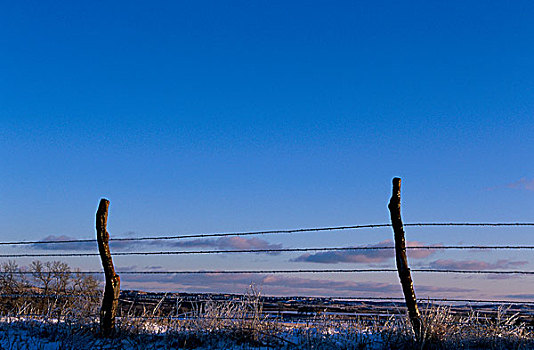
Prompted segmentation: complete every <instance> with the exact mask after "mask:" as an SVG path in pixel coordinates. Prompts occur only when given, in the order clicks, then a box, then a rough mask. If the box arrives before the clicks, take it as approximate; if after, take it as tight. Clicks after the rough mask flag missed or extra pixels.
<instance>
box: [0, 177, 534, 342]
mask: <svg viewBox="0 0 534 350" xmlns="http://www.w3.org/2000/svg"><path fill="white" fill-rule="evenodd" d="M108 205H109V202H108V201H107V200H102V201H101V202H100V206H99V209H98V212H97V224H96V226H97V239H64V240H54V241H11V242H0V246H24V245H32V246H38V245H61V244H68V243H78V244H80V243H98V246H99V250H100V251H99V252H98V253H85V252H84V253H77V252H76V253H72V252H69V253H20V254H0V258H29V257H30V258H34V257H35V258H36V257H46V258H50V257H90V256H100V257H101V259H102V264H103V266H104V271H105V276H106V289H105V292H104V301H103V304H102V309H101V313H100V319H101V327H102V332H103V334H104V335H109V334H110V333H111V332H112V330H113V325H114V319H115V314H116V311H117V302H118V299H119V297H120V294H119V285H120V279H119V277H118V276H119V275H123V276H124V275H125V276H128V275H147V274H153V275H199V274H301V273H327V274H332V273H348V274H357V273H395V272H396V273H398V274H399V278H400V280H401V285H402V287H403V292H404V295H405V297H404V300H405V302H406V305H407V308H408V313H409V316H410V320H411V323H412V326H413V328H414V332H415V333H416V335H417V334H418V333H419V331H420V329H421V327H422V324H421V317H420V313H419V311H418V307H417V301H416V298H415V292H414V288H413V282H412V280H411V272H417V273H433V274H443V273H446V274H464V275H465V274H467V275H469V274H476V275H480V274H490V275H521V276H531V275H534V271H531V270H496V269H492V270H485V269H478V270H476V269H429V268H424V269H410V268H409V267H408V261H407V258H406V251H412V250H530V251H531V250H533V249H534V245H428V246H427V245H424V246H423V245H416V246H406V245H405V235H404V227H534V222H499V223H492V222H479V223H473V222H418V223H406V224H403V223H402V220H401V216H400V179H394V180H393V195H392V197H391V200H390V204H389V209H390V214H391V219H392V223H391V224H387V223H383V224H369V225H352V226H333V227H313V228H299V229H288V230H266V231H247V232H224V233H201V234H185V235H183V234H182V235H172V236H150V237H137V238H129V237H126V238H109V234H108V233H107V231H106V223H107V209H108ZM388 227H391V228H393V230H394V234H395V244H394V245H383V246H365V247H315V248H314V247H312V248H268V249H212V250H173V251H134V252H132V251H125V252H115V253H113V255H114V256H164V255H167V256H173V255H175V256H181V255H208V254H247V253H282V252H330V251H338V252H343V251H345V252H347V251H351V252H357V251H380V250H394V251H395V256H396V262H397V268H361V269H354V268H352V269H261V270H253V269H251V270H172V271H171V270H167V271H159V270H158V271H153V270H148V271H147V270H144V271H143V270H141V271H118V272H115V270H114V267H113V263H112V256H111V254H110V252H109V246H108V241H112V242H141V241H152V242H157V241H168V240H187V239H193V238H196V239H199V238H221V237H237V236H260V235H290V234H304V233H310V232H329V231H343V230H353V231H354V230H361V229H375V228H388ZM9 273H10V274H12V275H32V274H34V272H32V271H10V272H9ZM57 273H61V272H57ZM64 273H70V272H64ZM76 273H78V274H80V275H94V274H101V273H102V272H101V271H76ZM6 274H7V272H6V271H2V272H0V275H6ZM0 297H1V298H19V297H33V298H55V299H62V298H83V297H85V298H88V297H101V295H75V294H46V293H45V294H43V293H40V292H37V293H33V294H17V293H1V294H0ZM332 298H333V299H346V300H376V301H385V300H389V301H392V300H401V299H403V298H396V297H339V298H334V297H332ZM425 300H426V301H427V302H466V303H501V304H504V303H506V304H510V305H513V304H520V305H534V301H533V300H485V299H454V298H450V299H448V298H429V299H425ZM28 315H29V314H28ZM93 316H95V315H93Z"/></svg>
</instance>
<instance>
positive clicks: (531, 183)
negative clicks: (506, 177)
mask: <svg viewBox="0 0 534 350" xmlns="http://www.w3.org/2000/svg"><path fill="white" fill-rule="evenodd" d="M506 187H508V188H515V189H518V190H526V191H534V179H527V178H526V177H523V178H521V179H519V180H517V181H515V182H512V183H509V184H508V185H506Z"/></svg>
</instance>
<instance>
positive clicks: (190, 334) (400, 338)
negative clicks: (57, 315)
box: [0, 313, 534, 350]
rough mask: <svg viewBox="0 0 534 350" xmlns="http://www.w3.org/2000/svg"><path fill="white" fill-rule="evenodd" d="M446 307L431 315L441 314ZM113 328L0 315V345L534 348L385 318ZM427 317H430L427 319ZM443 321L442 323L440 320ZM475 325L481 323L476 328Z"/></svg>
mask: <svg viewBox="0 0 534 350" xmlns="http://www.w3.org/2000/svg"><path fill="white" fill-rule="evenodd" d="M444 316H446V315H444V314H443V313H441V314H437V315H436V317H444ZM117 321H118V322H117V334H116V335H115V336H114V337H113V338H111V339H104V338H101V337H100V336H99V335H98V331H99V325H98V322H97V321H96V320H90V321H86V322H80V321H77V320H61V321H59V320H57V319H53V318H38V319H36V318H26V317H3V318H0V349H1V350H4V349H6V350H7V349H9V350H18V349H25V350H26V349H37V350H60V349H61V350H65V349H76V350H82V349H125V350H131V349H148V350H150V349H154V350H155V349H199V350H203V349H231V350H238V349H239V350H245V349H372V350H380V349H391V348H397V349H410V348H414V347H417V348H424V347H423V346H422V345H427V346H431V347H428V348H432V349H451V348H460V347H462V348H467V349H487V348H492V349H534V335H533V334H532V330H529V329H528V328H524V327H519V326H514V325H510V324H508V325H505V324H504V323H503V324H501V325H500V326H499V325H498V324H495V325H487V324H486V326H485V327H482V325H478V326H477V325H476V324H468V323H465V324H464V325H463V326H458V325H452V324H450V325H449V324H447V323H446V322H445V323H444V322H442V323H439V322H438V321H439V320H437V319H436V318H435V319H434V320H433V322H434V323H432V324H429V327H428V329H427V332H426V335H425V339H424V340H423V341H422V342H419V343H416V342H414V340H413V337H412V335H411V332H410V330H409V328H408V327H407V325H406V324H405V323H404V322H403V321H401V322H399V321H397V320H394V319H392V320H391V322H390V323H388V322H386V323H381V324H378V323H375V324H373V323H365V324H364V323H360V322H356V323H351V324H347V323H340V322H336V321H335V320H328V319H324V320H322V321H321V320H319V322H317V323H314V324H310V325H308V326H304V325H292V326H288V325H287V324H283V323H280V322H272V321H268V322H267V321H265V320H257V321H252V322H250V321H243V320H239V319H235V320H230V321H224V322H223V321H222V320H216V319H214V320H209V321H206V320H205V319H198V320H190V321H187V322H184V321H183V320H171V319H168V320H166V321H165V320H164V319H163V320H162V319H160V320H158V321H154V320H137V319H118V320H117ZM426 321H428V322H430V321H432V320H431V319H429V318H427V320H426ZM442 321H444V320H443V319H442ZM479 326H480V327H479Z"/></svg>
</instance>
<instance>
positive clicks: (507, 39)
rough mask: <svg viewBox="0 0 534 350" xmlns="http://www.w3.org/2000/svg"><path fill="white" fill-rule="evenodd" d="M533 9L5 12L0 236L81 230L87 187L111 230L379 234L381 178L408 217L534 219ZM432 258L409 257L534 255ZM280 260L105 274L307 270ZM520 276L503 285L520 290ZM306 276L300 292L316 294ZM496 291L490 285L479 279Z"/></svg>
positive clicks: (370, 239)
mask: <svg viewBox="0 0 534 350" xmlns="http://www.w3.org/2000/svg"><path fill="white" fill-rule="evenodd" d="M533 10H534V5H533V4H532V3H531V2H529V1H515V2H513V3H504V2H492V1H485V2H482V1H480V2H476V1H472V2H462V1H448V2H446V3H443V2H438V1H420V2H411V3H410V4H407V3H405V2H392V1H388V2H373V3H372V4H371V3H364V2H353V1H339V2H336V3H335V4H334V3H332V2H327V1H324V2H318V1H307V2H298V1H296V2H292V3H291V4H288V3H287V2H283V1H269V2H265V1H264V2H261V1H232V2H224V3H222V2H209V1H194V2H193V1H190V2H181V3H177V2H170V1H169V2H161V1H151V2H139V1H128V2H124V1H115V2H113V3H106V2H101V1H95V2H91V3H65V2H61V3H60V2H56V3H45V2H30V1H17V2H5V3H3V4H2V5H1V11H0V29H1V33H2V34H1V35H0V121H1V123H2V128H1V129H0V156H1V160H2V161H1V163H0V176H1V178H2V181H1V182H0V195H1V196H2V201H0V212H1V214H0V215H1V218H2V219H1V220H0V232H2V237H3V240H18V239H28V240H33V239H42V238H44V237H47V236H52V235H53V236H62V235H63V236H69V237H74V238H89V237H93V235H94V229H93V226H94V212H95V210H96V207H97V204H98V200H99V198H100V197H107V198H109V199H110V201H111V208H110V210H111V212H110V227H109V228H110V232H111V233H112V235H114V236H126V235H134V236H135V235H140V236H141V235H142V236H145V235H160V234H171V233H197V232H213V231H236V230H255V229H271V228H272V229H276V228H294V227H311V226H329V225H345V224H360V223H362V224H364V223H382V222H388V220H389V218H388V212H387V208H386V205H387V201H388V199H389V196H390V191H391V189H390V186H391V178H392V177H394V176H400V177H402V178H403V214H404V218H405V221H406V222H410V221H411V222H414V221H533V220H532V217H533V216H532V213H533V212H534V191H533V189H534V169H533V168H534V163H533V162H532V153H533V151H534V146H533V143H532V141H531V140H532V136H533V135H534V123H533V122H532V121H533V115H534V114H533V112H534V86H533V82H534V70H533V69H532V62H534V45H533V39H534V25H533V24H532V23H534V21H533V18H532V13H534V12H533ZM407 231H408V239H411V240H414V241H419V242H424V243H425V244H430V243H443V244H448V243H451V244H452V243H454V244H455V243H459V242H463V243H488V244H508V243H521V244H531V243H532V238H531V237H532V236H531V233H532V231H531V230H527V229H513V230H502V229H499V230H497V229H491V230H474V229H473V230H451V229H447V230H445V229H435V230H422V229H413V230H407ZM504 237H505V240H503V238H504ZM388 238H391V232H390V231H388V230H382V231H365V232H363V233H358V234H356V233H343V234H341V233H338V234H332V235H324V234H323V235H318V234H317V235H316V234H314V235H309V236H306V237H302V236H299V237H293V236H292V237H262V239H264V240H265V242H264V243H262V244H279V245H282V246H284V247H290V246H321V245H323V246H327V245H339V246H346V245H359V244H376V243H378V242H380V241H383V240H385V239H388ZM249 243H250V242H249ZM210 244H211V246H217V245H219V246H220V245H221V244H222V245H223V246H224V244H226V243H225V242H219V243H217V242H215V243H214V242H211V243H209V244H207V245H210ZM227 246H228V245H227ZM436 254H438V253H436ZM439 254H440V255H439V256H438V255H436V256H431V257H427V258H426V259H427V260H424V259H423V260H421V264H423V265H425V264H426V266H428V265H430V264H432V263H435V261H437V260H441V261H443V260H445V261H446V262H448V263H449V265H450V264H451V263H452V262H451V261H449V260H451V259H452V260H454V262H455V263H458V262H466V261H475V260H476V261H477V262H479V263H480V262H484V263H486V264H489V265H491V264H494V263H495V262H496V261H497V260H499V259H508V260H507V261H508V263H512V265H513V262H521V261H528V260H529V259H530V256H529V255H528V254H527V255H521V254H519V253H506V254H502V253H499V254H497V253H495V254H494V253H492V254H491V255H488V254H478V253H472V254H471V253H461V254H460V253H454V252H450V253H448V254H449V255H446V254H441V253H439ZM293 258H295V256H293V257H291V256H287V257H286V256H265V257H262V256H256V257H254V259H252V260H254V261H253V263H252V262H251V261H250V260H251V259H250V256H248V257H236V258H235V259H234V258H231V259H228V258H224V257H221V258H206V257H191V258H183V259H182V258H180V259H181V260H178V261H177V260H176V259H175V260H169V259H167V260H165V259H160V260H158V259H147V261H146V262H144V261H143V262H142V263H140V262H139V261H138V259H137V260H135V261H134V260H132V261H130V260H127V259H123V260H122V261H119V262H118V264H119V265H120V264H122V266H124V267H126V266H133V265H136V266H137V267H138V268H144V267H145V266H162V267H164V268H169V267H176V265H177V264H178V265H179V266H188V267H190V268H194V267H201V268H205V269H208V268H210V266H211V267H213V266H222V267H225V268H243V267H246V266H250V265H251V264H253V265H254V266H258V267H260V266H262V267H265V266H274V267H281V266H295V267H299V266H308V267H310V264H308V265H298V264H297V263H296V262H291V259H293ZM530 260H531V259H530ZM414 261H416V262H417V261H419V260H417V259H416V260H414ZM389 262H390V263H392V261H389ZM21 263H22V264H23V263H24V261H22V262H21ZM71 263H72V264H73V265H76V264H78V265H80V264H81V266H89V265H88V264H93V265H91V266H94V267H95V268H98V261H97V260H96V261H91V262H82V260H80V259H78V260H73V261H71ZM341 265H342V267H348V266H355V265H354V264H347V263H345V264H341ZM356 265H357V266H361V263H358V264H356ZM489 265H488V266H489ZM504 265H506V264H504ZM316 266H317V264H311V267H316ZM338 266H340V265H338ZM521 268H524V269H528V268H533V266H532V264H530V263H529V264H528V265H525V264H523V265H521ZM294 277H295V278H297V277H298V276H294ZM390 277H391V278H390V279H391V281H393V282H392V283H396V280H395V278H396V277H395V276H390ZM265 278H268V276H267V277H265ZM310 278H311V277H310ZM313 278H319V277H317V276H313ZM320 278H337V279H338V280H339V277H337V276H334V277H332V276H321V277H320ZM345 278H348V279H351V278H352V279H354V277H353V276H350V277H345ZM358 278H363V280H362V283H363V282H369V281H372V282H373V283H375V282H376V281H380V278H382V277H381V276H363V277H359V276H358ZM388 278H389V277H388ZM440 278H442V277H440ZM455 278H456V277H451V279H450V280H449V282H450V283H452V284H454V283H456V284H458V285H464V284H465V283H464V282H458V281H457V280H455ZM421 279H422V280H421V281H422V282H424V283H427V284H428V285H433V284H435V283H438V282H439V281H437V282H436V281H435V279H436V278H435V277H433V276H421ZM433 279H434V280H433ZM451 281H452V282H451ZM454 281H456V282H454ZM488 281H489V282H488ZM513 281H514V283H515V284H513V283H512V285H513V286H515V287H514V289H513V290H511V291H510V292H509V293H508V294H514V293H515V294H524V290H523V289H525V288H526V289H530V290H531V289H532V287H533V282H532V281H533V280H532V279H531V278H530V279H523V280H518V279H514V280H513ZM297 282H298V283H297ZM297 282H295V283H296V287H295V289H294V290H295V291H297V292H310V293H311V292H315V293H321V292H320V291H319V290H313V291H310V290H306V289H302V284H299V283H301V282H302V283H304V282H303V281H297ZM308 282H309V281H308ZM449 282H448V283H449ZM490 282H491V283H493V284H488V287H487V288H486V289H487V290H495V291H496V290H497V289H498V288H497V286H499V288H501V285H502V282H501V285H497V284H496V282H495V280H492V281H490V280H487V279H486V280H484V281H482V282H481V281H478V280H477V283H482V284H483V283H490ZM173 283H174V284H173ZM191 283H192V284H191V285H188V286H187V288H190V289H191V290H194V289H195V288H196V289H198V288H199V286H205V285H208V286H212V287H213V289H214V290H218V289H221V288H222V289H224V288H226V287H224V288H223V287H221V288H219V287H220V285H217V284H216V283H213V284H209V283H208V284H206V281H202V282H199V281H197V282H196V283H197V284H196V285H195V284H194V283H193V282H191ZM260 283H264V284H265V286H266V287H265V288H266V291H267V292H268V291H269V287H268V286H269V283H267V282H265V281H260ZM310 283H311V282H310ZM314 283H315V282H314ZM369 283H370V282H369ZM280 284H282V285H283V284H288V281H286V280H284V281H282V282H280ZM132 286H134V285H133V284H132ZM218 286H219V287H218ZM299 286H300V287H299ZM182 287H183V286H181V285H177V284H176V283H175V282H174V281H173V282H172V283H169V284H165V285H163V286H160V288H162V289H180V288H182ZM183 288H186V287H183ZM228 288H229V287H228ZM299 288H300V289H299ZM340 288H341V289H342V288H348V289H347V291H346V292H347V293H348V294H350V288H353V289H354V288H358V286H352V285H349V286H341V287H340ZM362 288H363V287H362ZM395 288H397V287H395ZM362 290H363V289H362ZM384 290H386V289H384ZM399 291H400V288H399ZM272 292H273V293H275V292H280V293H284V292H283V291H282V290H280V289H275V288H273V289H272ZM438 292H439V291H438ZM438 292H436V293H438ZM428 293H430V292H428ZM451 293H455V292H451ZM457 293H460V294H461V293H464V294H465V295H467V294H469V293H471V294H472V293H479V291H476V292H474V291H470V292H467V291H466V292H459V291H457ZM488 293H490V292H488ZM495 293H497V292H494V294H495ZM430 294H432V293H430ZM490 294H491V293H490ZM501 294H502V293H501ZM477 295H478V294H477ZM495 295H497V294H495Z"/></svg>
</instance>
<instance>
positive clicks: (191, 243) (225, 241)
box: [170, 237, 282, 250]
mask: <svg viewBox="0 0 534 350" xmlns="http://www.w3.org/2000/svg"><path fill="white" fill-rule="evenodd" d="M170 246H172V247H180V248H195V247H202V248H215V249H229V250H232V249H280V248H282V245H281V244H271V243H269V242H267V241H265V240H263V239H259V238H243V237H221V238H217V239H193V240H188V241H177V242H173V243H171V244H170Z"/></svg>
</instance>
